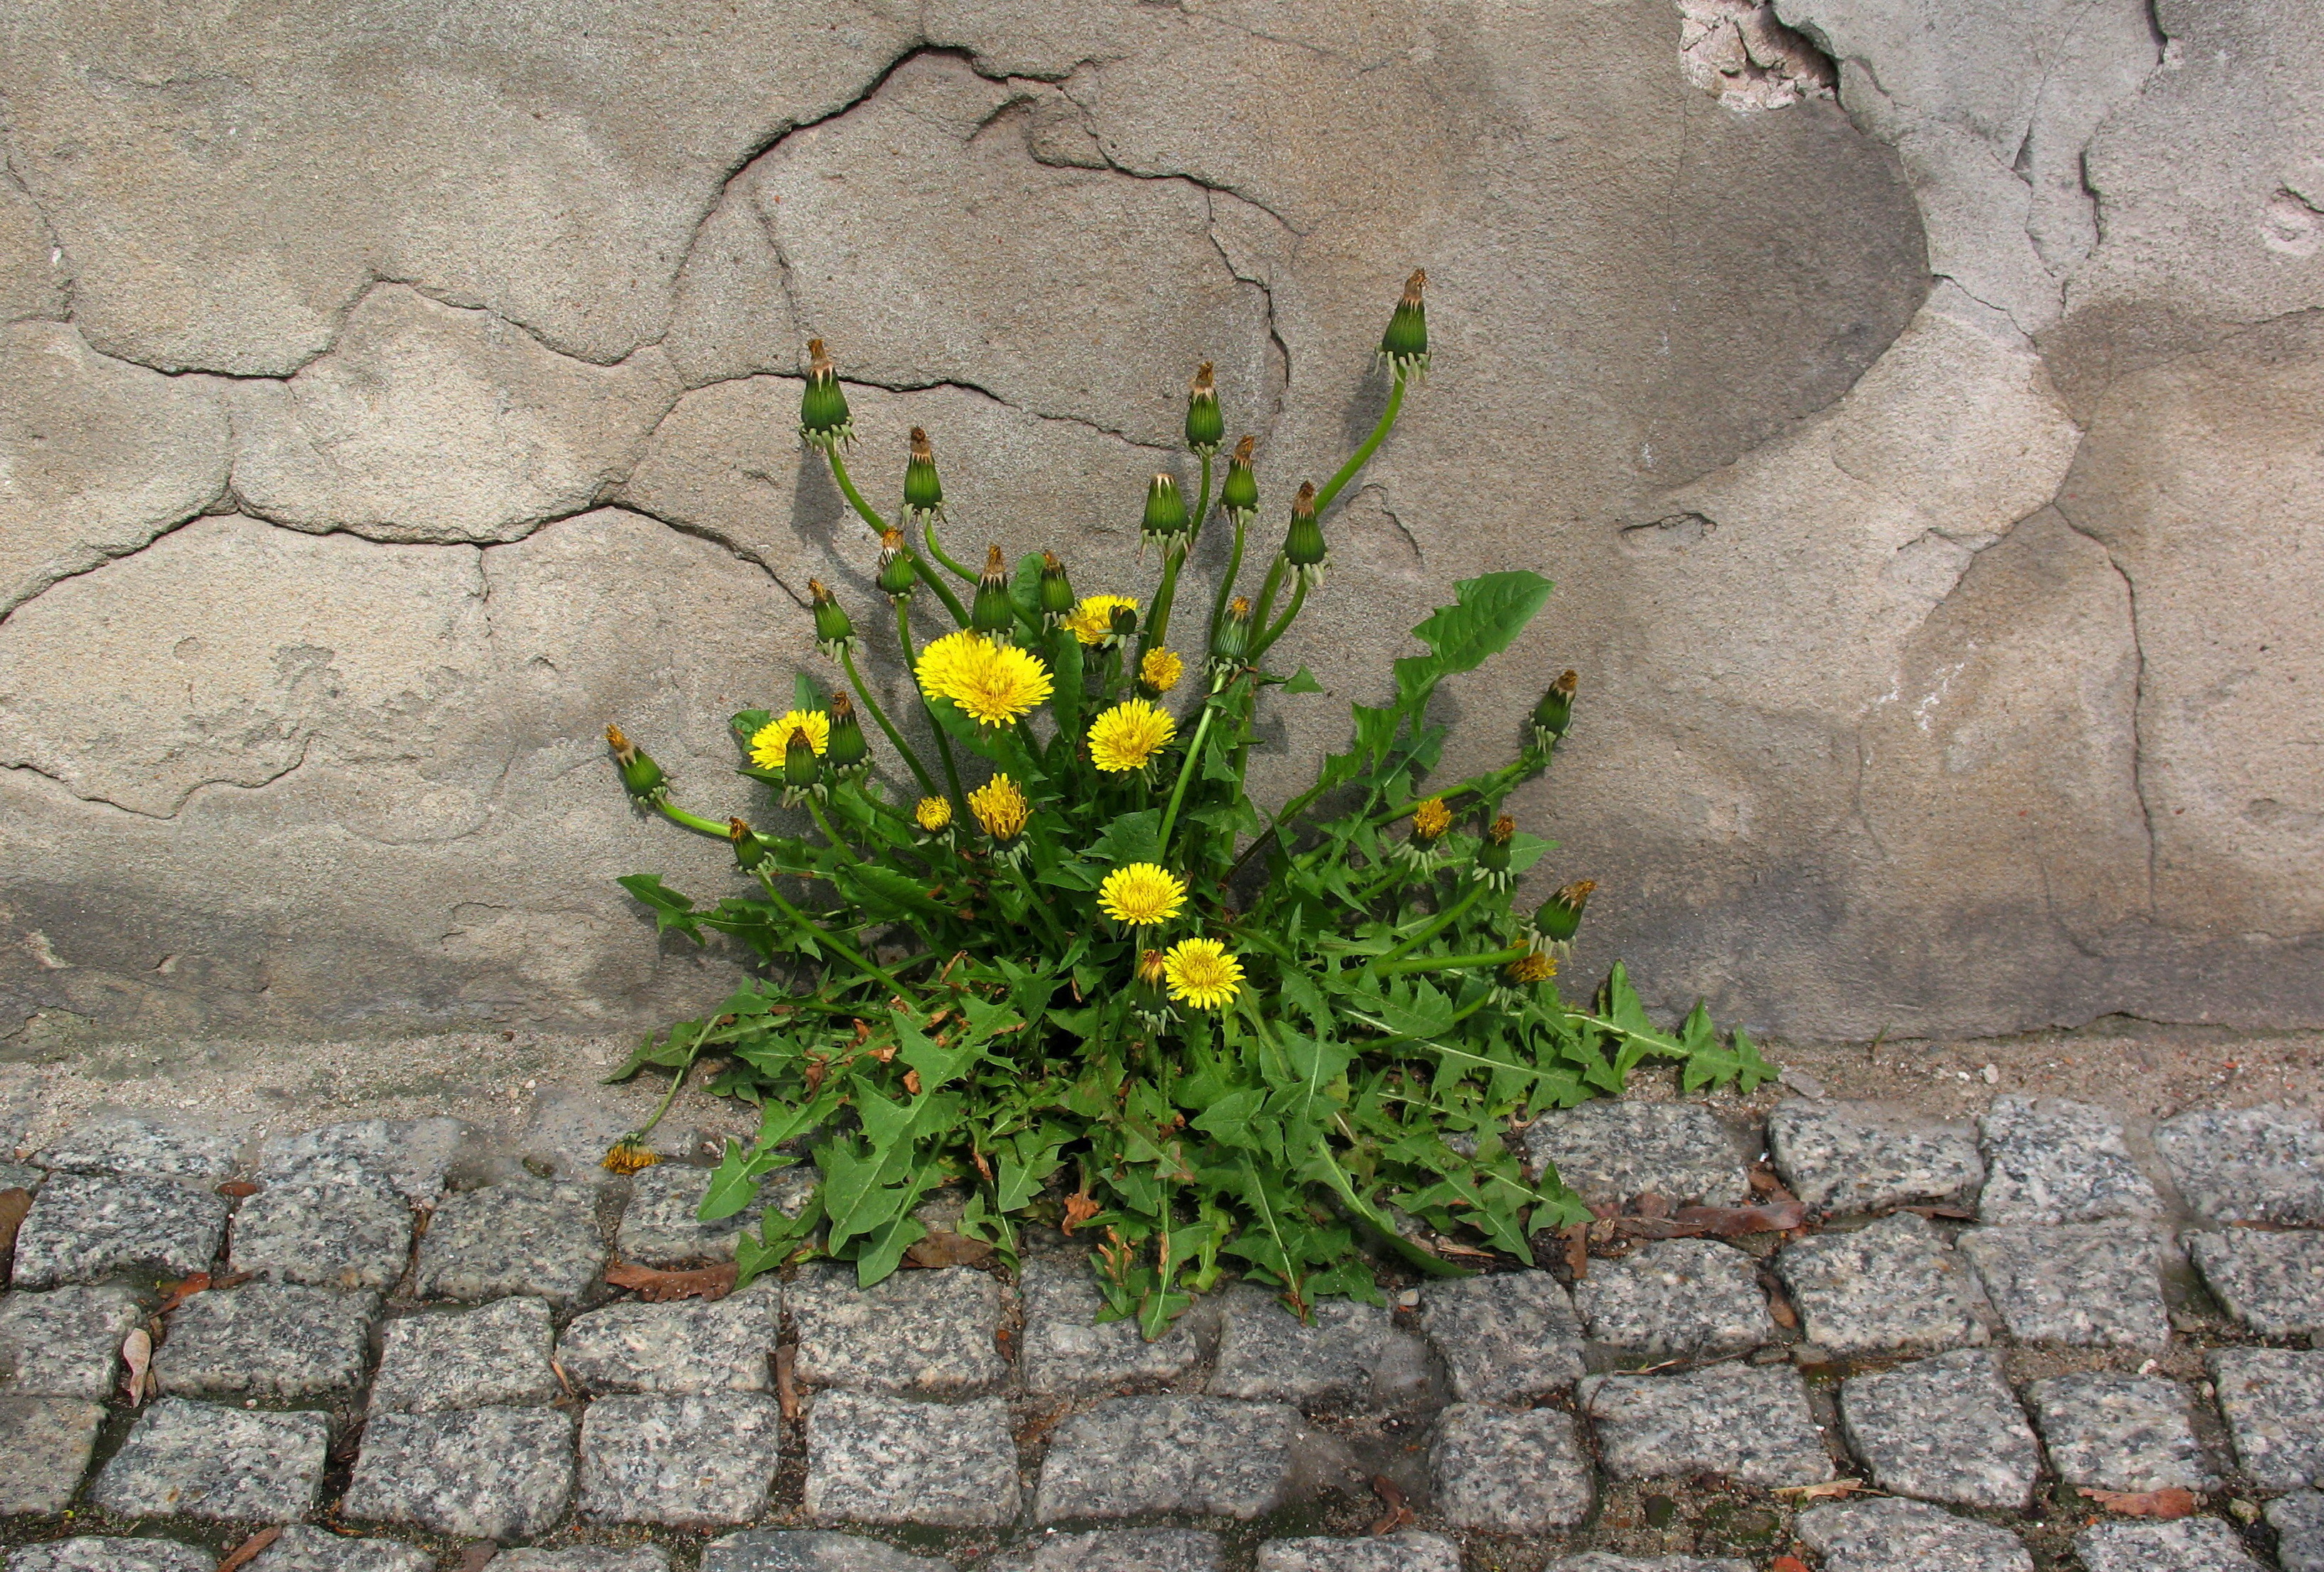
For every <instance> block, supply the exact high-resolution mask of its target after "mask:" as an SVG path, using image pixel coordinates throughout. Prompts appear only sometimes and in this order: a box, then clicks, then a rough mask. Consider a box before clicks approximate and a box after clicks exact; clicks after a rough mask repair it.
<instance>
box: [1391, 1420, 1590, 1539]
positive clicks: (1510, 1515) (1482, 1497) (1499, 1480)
mask: <svg viewBox="0 0 2324 1572" xmlns="http://www.w3.org/2000/svg"><path fill="white" fill-rule="evenodd" d="M1428 1472H1429V1477H1430V1478H1431V1479H1432V1480H1433V1481H1434V1485H1435V1492H1436V1499H1435V1505H1436V1512H1437V1514H1438V1515H1439V1516H1441V1517H1443V1520H1444V1521H1446V1522H1447V1523H1450V1524H1451V1525H1452V1527H1454V1528H1457V1529H1474V1530H1477V1531H1480V1532H1482V1533H1489V1534H1538V1533H1546V1532H1547V1531H1550V1530H1552V1529H1561V1528H1571V1527H1572V1526H1573V1525H1574V1524H1575V1523H1578V1522H1580V1521H1582V1519H1583V1518H1584V1517H1587V1516H1588V1515H1589V1513H1590V1508H1591V1503H1592V1502H1593V1501H1594V1500H1595V1499H1596V1488H1595V1481H1594V1480H1593V1478H1592V1476H1591V1471H1590V1459H1589V1458H1588V1457H1586V1456H1585V1455H1584V1454H1583V1452H1582V1443H1581V1439H1580V1437H1579V1436H1578V1435H1577V1434H1576V1432H1575V1426H1574V1421H1573V1416H1572V1415H1571V1414H1568V1413H1563V1412H1561V1411H1558V1410H1556V1409H1546V1408H1544V1409H1531V1410H1527V1411H1520V1412H1510V1411H1507V1410H1503V1409H1494V1408H1484V1407H1480V1406H1479V1405H1477V1404H1475V1403H1466V1402H1456V1403H1454V1404H1453V1405H1452V1407H1450V1408H1448V1409H1446V1410H1445V1411H1443V1413H1442V1414H1441V1415H1439V1416H1438V1417H1437V1421H1436V1439H1435V1440H1434V1442H1433V1443H1431V1445H1430V1447H1429V1451H1428Z"/></svg>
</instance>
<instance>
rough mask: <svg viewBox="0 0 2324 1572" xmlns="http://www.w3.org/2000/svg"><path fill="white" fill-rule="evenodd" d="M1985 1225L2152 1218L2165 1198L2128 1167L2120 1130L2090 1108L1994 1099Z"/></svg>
mask: <svg viewBox="0 0 2324 1572" xmlns="http://www.w3.org/2000/svg"><path fill="white" fill-rule="evenodd" d="M1983 1128H1984V1133H1985V1190H1984V1191H1983V1193H1982V1194H1981V1195H1980V1196H1979V1197H1978V1216H1979V1217H1980V1218H1984V1219H1985V1220H1986V1221H1987V1222H1988V1223H2096V1222H2104V1221H2106V1220H2107V1218H2153V1217H2160V1216H2162V1214H2163V1200H2162V1198H2161V1197H2159V1196H2157V1195H2156V1194H2155V1193H2154V1186H2153V1183H2152V1182H2151V1181H2149V1180H2148V1179H2147V1177H2146V1175H2145V1174H2144V1173H2142V1172H2139V1170H2138V1164H2137V1163H2135V1162H2133V1161H2132V1160H2131V1155H2130V1148H2129V1147H2127V1146H2126V1145H2123V1139H2122V1124H2121V1122H2120V1121H2119V1120H2117V1119H2116V1117H2114V1116H2113V1115H2112V1114H2110V1113H2108V1112H2107V1110H2106V1109H2104V1108H2098V1107H2095V1106H2093V1105H2091V1104H2089V1103H2077V1102H2067V1101H2064V1100H2062V1099H2054V1098H2043V1099H2033V1098H2024V1097H1997V1098H1996V1099H1993V1107H1992V1108H1989V1109H1988V1110H1987V1113H1986V1116H1985V1118H1984V1120H1983Z"/></svg>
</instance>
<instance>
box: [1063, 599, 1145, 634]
mask: <svg viewBox="0 0 2324 1572" xmlns="http://www.w3.org/2000/svg"><path fill="white" fill-rule="evenodd" d="M1116 606H1127V607H1129V608H1130V610H1131V611H1136V610H1138V602H1137V601H1135V600H1134V599H1132V598H1131V597H1130V596H1128V595H1084V596H1083V597H1082V603H1081V604H1080V605H1078V606H1075V607H1074V609H1073V610H1072V611H1070V612H1068V613H1067V614H1066V616H1065V626H1066V627H1068V628H1070V629H1072V630H1074V638H1076V639H1080V640H1081V641H1082V642H1083V643H1084V644H1102V643H1104V642H1105V641H1106V640H1107V639H1110V638H1111V637H1112V636H1113V609H1114V608H1115V607H1116Z"/></svg>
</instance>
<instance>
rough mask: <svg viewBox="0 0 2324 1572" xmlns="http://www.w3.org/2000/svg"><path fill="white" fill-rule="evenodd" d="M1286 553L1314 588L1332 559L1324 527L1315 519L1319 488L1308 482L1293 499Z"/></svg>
mask: <svg viewBox="0 0 2324 1572" xmlns="http://www.w3.org/2000/svg"><path fill="white" fill-rule="evenodd" d="M1283 556H1284V560H1285V561H1286V562H1288V563H1289V564H1290V565H1291V571H1292V573H1293V574H1294V575H1296V577H1297V579H1298V581H1299V582H1300V583H1301V584H1306V585H1308V586H1309V587H1311V588H1312V587H1314V585H1315V584H1318V583H1320V582H1321V581H1322V579H1323V567H1324V565H1325V564H1327V563H1329V562H1330V561H1331V560H1332V556H1331V553H1330V552H1328V551H1326V550H1324V548H1323V526H1322V525H1321V524H1319V523H1317V522H1316V521H1315V488H1314V486H1313V485H1311V484H1308V483H1305V482H1302V483H1300V487H1299V495H1298V496H1296V497H1295V498H1294V499H1292V502H1291V532H1290V534H1289V535H1287V536H1286V537H1285V538H1284V542H1283Z"/></svg>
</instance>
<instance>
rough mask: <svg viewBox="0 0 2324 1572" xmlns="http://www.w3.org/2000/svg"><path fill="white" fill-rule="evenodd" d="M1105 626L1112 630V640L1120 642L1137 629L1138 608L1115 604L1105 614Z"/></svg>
mask: <svg viewBox="0 0 2324 1572" xmlns="http://www.w3.org/2000/svg"><path fill="white" fill-rule="evenodd" d="M1105 621H1106V626H1107V628H1109V629H1110V630H1112V633H1113V639H1114V642H1115V643H1116V644H1120V643H1122V642H1124V641H1125V640H1127V639H1129V638H1130V635H1131V634H1133V633H1135V632H1137V631H1138V608H1137V607H1135V606H1116V607H1115V608H1114V609H1113V610H1112V611H1111V612H1109V613H1107V615H1106V620H1105Z"/></svg>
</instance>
